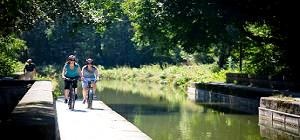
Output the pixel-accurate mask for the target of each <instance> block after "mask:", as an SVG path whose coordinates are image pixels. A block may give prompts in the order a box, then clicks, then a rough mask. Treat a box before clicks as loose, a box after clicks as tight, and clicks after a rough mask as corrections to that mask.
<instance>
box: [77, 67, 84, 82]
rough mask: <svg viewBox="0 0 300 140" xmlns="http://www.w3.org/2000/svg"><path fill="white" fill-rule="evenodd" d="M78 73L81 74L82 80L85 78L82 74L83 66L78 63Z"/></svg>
mask: <svg viewBox="0 0 300 140" xmlns="http://www.w3.org/2000/svg"><path fill="white" fill-rule="evenodd" d="M78 74H79V76H80V79H81V80H83V77H82V76H83V74H82V70H81V68H80V66H79V65H78Z"/></svg>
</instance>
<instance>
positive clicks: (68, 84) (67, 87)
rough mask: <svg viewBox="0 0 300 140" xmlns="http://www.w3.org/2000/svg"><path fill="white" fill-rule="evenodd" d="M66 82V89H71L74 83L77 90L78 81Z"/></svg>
mask: <svg viewBox="0 0 300 140" xmlns="http://www.w3.org/2000/svg"><path fill="white" fill-rule="evenodd" d="M64 81H65V88H64V89H69V88H70V86H71V83H73V88H77V80H75V81H69V80H64Z"/></svg>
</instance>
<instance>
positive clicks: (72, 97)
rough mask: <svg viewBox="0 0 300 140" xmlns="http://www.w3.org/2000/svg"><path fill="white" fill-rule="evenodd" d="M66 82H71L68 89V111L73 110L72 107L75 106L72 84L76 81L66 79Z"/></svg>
mask: <svg viewBox="0 0 300 140" xmlns="http://www.w3.org/2000/svg"><path fill="white" fill-rule="evenodd" d="M66 80H68V81H70V82H71V84H70V87H69V101H68V106H69V109H71V110H74V106H75V88H73V84H74V81H76V80H77V79H70V78H67V79H66Z"/></svg>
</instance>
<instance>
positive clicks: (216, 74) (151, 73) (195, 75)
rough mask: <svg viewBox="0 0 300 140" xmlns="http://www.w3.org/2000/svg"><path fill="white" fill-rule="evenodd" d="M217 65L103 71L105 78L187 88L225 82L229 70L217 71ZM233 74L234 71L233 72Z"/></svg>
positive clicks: (120, 68)
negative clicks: (200, 84)
mask: <svg viewBox="0 0 300 140" xmlns="http://www.w3.org/2000/svg"><path fill="white" fill-rule="evenodd" d="M216 67H217V66H216V65H215V64H210V65H191V66H175V65H166V66H165V67H164V69H161V68H160V66H159V65H148V66H143V67H141V68H140V69H137V68H130V67H119V68H113V69H103V70H101V75H102V77H103V78H107V79H117V80H126V81H142V82H155V83H163V84H169V85H173V86H175V87H181V88H186V86H187V85H188V84H189V83H190V82H224V81H225V73H227V72H229V70H220V69H219V70H217V69H216ZM231 72H233V71H231Z"/></svg>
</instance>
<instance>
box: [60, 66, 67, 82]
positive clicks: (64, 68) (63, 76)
mask: <svg viewBox="0 0 300 140" xmlns="http://www.w3.org/2000/svg"><path fill="white" fill-rule="evenodd" d="M65 73H66V65H64V67H63V70H62V73H61V77H62V78H63V79H65V78H66V77H65Z"/></svg>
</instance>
